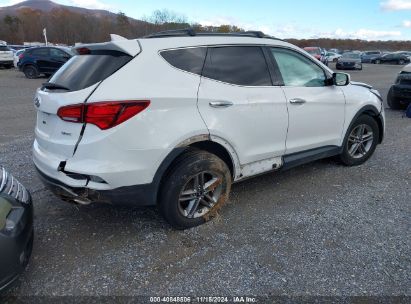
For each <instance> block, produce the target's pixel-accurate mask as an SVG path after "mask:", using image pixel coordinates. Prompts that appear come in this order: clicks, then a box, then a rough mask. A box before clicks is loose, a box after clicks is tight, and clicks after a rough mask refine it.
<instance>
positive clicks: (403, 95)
mask: <svg viewBox="0 0 411 304" xmlns="http://www.w3.org/2000/svg"><path fill="white" fill-rule="evenodd" d="M392 94H393V96H394V97H395V98H398V99H400V100H401V101H404V102H411V86H410V85H403V84H394V85H393V86H392Z"/></svg>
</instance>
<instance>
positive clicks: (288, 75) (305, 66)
mask: <svg viewBox="0 0 411 304" xmlns="http://www.w3.org/2000/svg"><path fill="white" fill-rule="evenodd" d="M271 52H272V54H273V56H274V59H275V61H276V62H277V65H278V68H279V70H280V73H281V76H282V78H283V82H284V85H285V86H293V87H322V86H325V79H326V76H325V73H324V71H323V69H321V68H320V67H319V66H318V65H316V64H315V63H314V62H312V61H311V60H310V59H308V58H306V57H305V56H303V55H301V54H298V53H297V52H294V51H290V50H285V49H278V48H272V49H271Z"/></svg>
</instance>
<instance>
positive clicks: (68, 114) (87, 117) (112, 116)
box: [57, 100, 150, 130]
mask: <svg viewBox="0 0 411 304" xmlns="http://www.w3.org/2000/svg"><path fill="white" fill-rule="evenodd" d="M149 104H150V101H148V100H131V101H104V102H95V103H90V104H75V105H69V106H64V107H61V108H60V109H59V110H58V111H57V115H58V116H59V117H60V118H61V119H62V120H64V121H68V122H75V123H90V124H93V125H96V126H97V127H99V128H100V129H102V130H107V129H110V128H112V127H114V126H117V125H119V124H121V123H123V122H125V121H126V120H128V119H130V118H131V117H133V116H135V115H137V114H138V113H140V112H141V111H143V110H144V109H145V108H147V107H148V106H149Z"/></svg>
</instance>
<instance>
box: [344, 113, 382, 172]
mask: <svg viewBox="0 0 411 304" xmlns="http://www.w3.org/2000/svg"><path fill="white" fill-rule="evenodd" d="M379 133H380V132H379V128H378V124H377V122H376V121H375V120H374V118H372V117H371V116H369V115H361V116H360V117H359V118H357V120H356V121H355V122H354V123H353V124H352V125H351V127H350V128H349V129H348V131H347V134H346V136H345V139H344V146H343V151H342V153H341V155H340V159H341V161H342V162H343V164H345V165H347V166H357V165H361V164H362V163H364V162H365V161H367V160H368V159H369V158H370V157H371V155H372V154H373V153H374V151H375V148H376V147H377V142H378V139H379Z"/></svg>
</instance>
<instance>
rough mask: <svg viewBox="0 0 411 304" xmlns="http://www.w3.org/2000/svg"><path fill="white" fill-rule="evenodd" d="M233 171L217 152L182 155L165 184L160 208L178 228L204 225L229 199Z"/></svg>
mask: <svg viewBox="0 0 411 304" xmlns="http://www.w3.org/2000/svg"><path fill="white" fill-rule="evenodd" d="M230 189H231V173H230V170H229V169H228V167H227V165H226V164H225V162H224V161H222V160H221V159H220V158H218V157H217V156H215V155H214V154H211V153H208V152H205V151H201V150H191V151H189V152H187V153H184V154H183V155H181V156H180V157H179V158H178V159H177V160H176V162H175V163H174V165H173V166H172V167H171V168H170V170H169V173H168V175H167V176H166V177H165V180H164V182H163V183H162V188H161V190H160V191H161V192H160V200H159V209H160V212H161V214H162V215H163V216H164V218H165V219H166V220H167V222H168V223H169V224H170V225H172V226H173V227H174V228H176V229H186V228H191V227H195V226H198V225H201V224H203V223H205V222H206V221H208V220H209V219H210V218H212V217H213V216H214V215H215V214H216V212H217V211H218V210H219V209H220V208H221V206H222V205H224V203H225V202H226V201H227V200H228V196H229V193H230Z"/></svg>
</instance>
